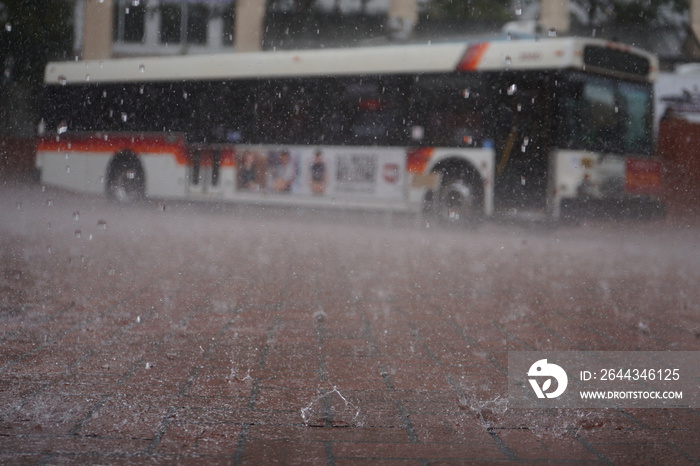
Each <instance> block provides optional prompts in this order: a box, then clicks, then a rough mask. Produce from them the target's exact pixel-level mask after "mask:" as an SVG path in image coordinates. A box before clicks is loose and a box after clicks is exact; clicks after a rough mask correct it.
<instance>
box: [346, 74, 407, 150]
mask: <svg viewBox="0 0 700 466" xmlns="http://www.w3.org/2000/svg"><path fill="white" fill-rule="evenodd" d="M343 84H344V86H343V87H344V89H343V96H342V98H341V102H342V103H341V106H340V108H341V109H342V110H341V111H342V112H344V114H342V115H336V119H337V120H338V119H340V120H345V124H346V126H347V127H346V128H345V138H346V143H348V144H353V145H383V144H388V145H391V144H400V143H401V142H403V141H404V135H405V125H404V121H405V118H404V116H403V115H402V111H401V110H402V109H403V108H404V106H405V105H404V101H405V96H406V95H407V94H408V93H407V92H405V91H404V92H402V86H401V79H400V78H396V77H395V78H390V77H385V78H382V79H379V78H376V77H364V78H358V79H350V80H347V81H345V82H344V83H343Z"/></svg>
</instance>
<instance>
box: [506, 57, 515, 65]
mask: <svg viewBox="0 0 700 466" xmlns="http://www.w3.org/2000/svg"><path fill="white" fill-rule="evenodd" d="M512 61H513V60H511V58H510V55H506V59H505V62H506V65H510V64H511V62H512Z"/></svg>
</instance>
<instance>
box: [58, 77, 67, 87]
mask: <svg viewBox="0 0 700 466" xmlns="http://www.w3.org/2000/svg"><path fill="white" fill-rule="evenodd" d="M58 83H59V84H60V85H61V86H65V85H66V84H68V78H66V77H65V76H63V75H61V76H59V77H58Z"/></svg>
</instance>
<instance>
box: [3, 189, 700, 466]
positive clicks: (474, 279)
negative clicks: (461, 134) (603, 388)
mask: <svg viewBox="0 0 700 466" xmlns="http://www.w3.org/2000/svg"><path fill="white" fill-rule="evenodd" d="M0 191H1V193H2V200H0V248H1V249H0V256H1V257H0V273H1V275H0V401H1V403H0V463H4V464H80V463H90V464H96V463H99V464H143V463H145V462H149V463H156V464H158V463H162V464H202V463H206V464H268V463H273V462H278V463H284V464H297V463H313V464H338V465H340V464H366V463H367V462H378V463H383V464H384V463H386V464H432V463H437V464H464V463H487V462H521V463H536V462H557V463H576V464H580V463H583V464H589V463H590V464H597V463H603V464H660V463H663V464H698V463H700V412H699V411H698V410H693V409H608V410H603V409H598V410H595V409H587V410H582V409H579V410H576V409H568V410H516V409H509V407H508V402H507V381H506V372H507V356H508V351H513V350H518V351H524V350H553V351H554V350H556V351H567V350H686V351H687V350H692V351H697V350H700V287H698V286H697V284H698V283H700V243H698V241H697V238H698V237H700V227H699V226H698V224H690V225H688V224H687V220H686V221H684V223H679V222H675V223H674V221H673V219H670V220H665V221H656V222H652V223H634V222H631V223H627V224H621V225H617V224H610V223H605V222H602V223H591V224H586V225H581V226H561V227H558V228H553V229H544V228H541V227H538V228H535V229H527V228H524V227H522V226H508V225H498V224H486V225H484V226H483V227H482V228H481V229H480V230H479V231H471V232H455V231H451V230H444V229H443V230H440V229H435V228H429V229H426V228H424V227H423V226H422V225H420V222H417V221H414V220H413V219H407V218H403V217H387V216H385V215H379V214H374V215H362V214H359V213H352V214H348V215H345V214H342V213H337V212H330V213H328V212H325V213H323V214H321V215H316V214H315V213H313V212H308V211H303V212H297V211H295V210H291V209H262V208H242V207H236V206H226V205H223V206H222V205H218V204H215V205H211V206H208V205H194V206H191V205H186V204H170V203H168V204H166V208H165V209H163V206H162V204H158V205H156V204H153V205H150V204H147V205H141V206H135V207H133V208H119V207H117V206H113V205H110V204H109V203H107V202H106V201H104V200H102V199H100V198H94V197H82V196H77V195H73V194H69V193H64V192H61V191H55V190H51V189H49V188H46V189H42V188H41V187H40V186H37V185H33V184H30V183H25V184H19V185H8V184H5V185H3V186H2V187H0Z"/></svg>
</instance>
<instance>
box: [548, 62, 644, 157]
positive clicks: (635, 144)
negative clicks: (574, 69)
mask: <svg viewBox="0 0 700 466" xmlns="http://www.w3.org/2000/svg"><path fill="white" fill-rule="evenodd" d="M650 96H651V93H650V92H649V89H648V87H647V85H644V84H637V83H621V82H619V81H617V80H614V79H612V78H603V77H597V76H586V75H583V74H579V73H577V74H574V75H572V78H571V81H570V83H569V85H568V90H567V92H566V95H565V97H564V98H563V100H562V103H561V108H562V110H561V112H562V118H561V125H562V126H561V129H562V131H561V135H562V139H561V141H560V145H561V146H562V147H564V148H570V149H585V150H591V151H597V152H609V153H617V154H624V153H648V151H649V149H648V148H650V147H651V113H652V105H651V97H650Z"/></svg>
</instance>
